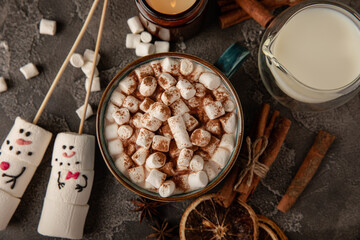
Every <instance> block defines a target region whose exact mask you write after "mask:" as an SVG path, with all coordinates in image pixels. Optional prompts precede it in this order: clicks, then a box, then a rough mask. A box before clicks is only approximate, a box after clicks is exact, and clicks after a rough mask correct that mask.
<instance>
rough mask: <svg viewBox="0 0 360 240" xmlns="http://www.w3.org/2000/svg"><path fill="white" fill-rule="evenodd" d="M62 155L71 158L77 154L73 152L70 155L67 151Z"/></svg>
mask: <svg viewBox="0 0 360 240" xmlns="http://www.w3.org/2000/svg"><path fill="white" fill-rule="evenodd" d="M62 155H63V157H65V158H71V157H73V156H74V155H75V152H71V153H70V154H69V155H68V154H67V153H66V152H64V153H63V154H62Z"/></svg>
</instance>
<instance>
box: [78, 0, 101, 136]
mask: <svg viewBox="0 0 360 240" xmlns="http://www.w3.org/2000/svg"><path fill="white" fill-rule="evenodd" d="M107 5H108V0H104V7H103V10H102V14H101V20H100V26H99V32H98V36H97V40H96V46H95V56H94V62H93V65H92V68H91V74H90V81H89V85H88V88H87V91H86V97H85V102H84V111H83V114H82V117H81V122H80V126H79V134H80V135H81V134H82V132H83V128H84V122H85V116H86V110H87V105H88V103H89V98H90V93H91V86H92V82H93V78H94V72H95V68H96V58H97V56H98V54H99V49H100V43H101V37H102V33H103V30H104V23H105V16H106V10H107Z"/></svg>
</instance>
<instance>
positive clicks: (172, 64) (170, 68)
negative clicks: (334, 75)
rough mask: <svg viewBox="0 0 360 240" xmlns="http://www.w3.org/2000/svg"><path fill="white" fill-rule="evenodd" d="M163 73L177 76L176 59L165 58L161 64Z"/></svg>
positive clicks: (178, 65) (177, 66)
mask: <svg viewBox="0 0 360 240" xmlns="http://www.w3.org/2000/svg"><path fill="white" fill-rule="evenodd" d="M161 67H162V70H163V72H165V73H170V74H172V75H179V69H180V62H179V60H177V59H174V58H169V57H166V58H164V59H163V60H162V62H161Z"/></svg>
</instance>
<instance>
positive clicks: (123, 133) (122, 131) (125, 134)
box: [117, 125, 134, 140]
mask: <svg viewBox="0 0 360 240" xmlns="http://www.w3.org/2000/svg"><path fill="white" fill-rule="evenodd" d="M133 133H134V129H133V128H132V127H131V126H130V125H122V126H120V127H119V129H118V131H117V134H118V136H119V138H120V139H121V140H127V139H129V138H130V137H131V136H132V135H133Z"/></svg>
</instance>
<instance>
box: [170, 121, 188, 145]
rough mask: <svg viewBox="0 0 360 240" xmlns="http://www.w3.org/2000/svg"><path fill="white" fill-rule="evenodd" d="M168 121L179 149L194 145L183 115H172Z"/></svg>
mask: <svg viewBox="0 0 360 240" xmlns="http://www.w3.org/2000/svg"><path fill="white" fill-rule="evenodd" d="M168 123H169V127H170V130H171V132H172V134H173V136H174V139H175V142H176V145H177V147H178V148H179V149H183V148H188V147H192V144H191V142H190V137H189V134H188V132H187V131H186V126H185V122H184V120H183V118H182V116H174V117H171V118H169V119H168Z"/></svg>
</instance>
